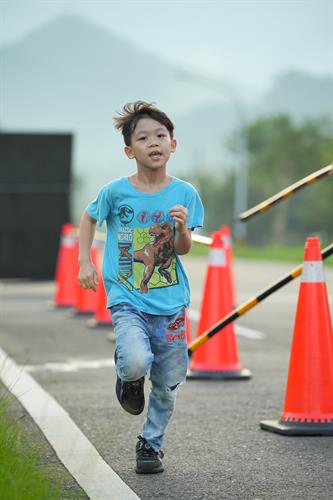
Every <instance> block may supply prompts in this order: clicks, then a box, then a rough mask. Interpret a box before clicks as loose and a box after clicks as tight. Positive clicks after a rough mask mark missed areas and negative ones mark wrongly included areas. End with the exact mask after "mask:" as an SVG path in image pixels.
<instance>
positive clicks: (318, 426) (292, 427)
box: [260, 419, 333, 436]
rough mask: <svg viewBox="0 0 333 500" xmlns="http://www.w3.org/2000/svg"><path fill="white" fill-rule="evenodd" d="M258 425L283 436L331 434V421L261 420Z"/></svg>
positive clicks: (332, 429) (332, 424)
mask: <svg viewBox="0 0 333 500" xmlns="http://www.w3.org/2000/svg"><path fill="white" fill-rule="evenodd" d="M260 427H261V428H262V429H263V430H265V431H271V432H275V433H276V434H283V435H284V436H333V421H332V422H331V423H329V422H326V423H323V422H315V421H314V419H313V422H301V421H299V422H287V421H285V422H283V421H281V420H262V421H261V422H260Z"/></svg>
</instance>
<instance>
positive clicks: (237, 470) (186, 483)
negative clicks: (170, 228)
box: [0, 257, 333, 500]
mask: <svg viewBox="0 0 333 500" xmlns="http://www.w3.org/2000/svg"><path fill="white" fill-rule="evenodd" d="M184 262H185V266H186V268H187V271H188V273H189V275H190V278H191V285H192V309H193V310H198V309H199V306H200V299H201V294H202V284H203V280H204V274H205V267H206V261H205V259H194V258H191V257H186V258H185V259H184ZM293 267H294V266H293V265H292V264H277V263H274V264H273V263H267V262H266V263H258V262H249V261H241V260H237V261H236V262H235V275H236V289H237V297H238V302H239V303H241V302H242V301H244V300H246V299H248V298H250V297H251V296H252V295H255V294H256V293H257V292H258V291H260V290H261V289H262V288H264V287H265V286H266V285H268V284H269V283H270V282H272V281H275V280H276V279H278V278H279V277H281V276H282V275H284V274H285V273H286V272H288V271H290V270H291V269H292V268H293ZM325 272H326V278H327V286H328V293H329V297H330V304H331V311H332V295H333V271H332V268H330V269H325ZM298 287H299V280H296V281H295V282H293V283H291V284H289V285H287V286H286V287H285V288H283V289H282V290H280V291H278V292H277V293H276V294H275V295H274V296H272V297H270V298H268V299H267V300H265V301H264V302H262V303H261V304H259V305H258V306H257V307H256V308H255V309H253V310H252V311H250V312H249V313H248V314H246V315H245V316H243V317H242V318H241V319H240V320H239V322H240V324H241V325H243V326H246V327H248V328H252V329H255V330H258V331H260V332H262V333H263V334H264V337H263V338H262V339H261V340H259V339H250V338H245V337H243V336H240V337H238V350H239V356H240V360H241V363H242V366H243V367H245V368H249V369H250V370H251V372H252V375H253V377H252V379H251V380H249V381H194V380H191V381H188V382H187V383H186V384H184V385H183V386H182V387H181V389H180V392H179V395H178V401H177V408H176V411H175V414H174V416H173V419H172V421H171V423H170V425H169V428H168V431H167V435H166V440H165V446H164V451H165V459H164V464H165V472H164V473H163V474H157V475H152V476H138V475H136V474H135V472H134V463H135V453H134V447H135V443H136V438H137V435H138V434H139V433H140V427H141V424H142V421H143V416H142V415H141V416H138V417H132V416H130V415H128V414H126V413H125V412H124V411H123V410H122V409H121V408H120V406H119V404H118V402H117V400H116V397H115V395H114V386H115V373H114V369H113V368H112V367H108V366H104V367H103V366H102V367H99V368H80V367H77V366H76V367H75V362H76V363H77V361H78V360H81V361H82V360H105V359H108V358H110V359H112V357H113V352H114V344H113V343H112V342H110V341H109V340H107V338H106V333H107V330H104V329H90V328H88V327H87V324H86V322H87V319H86V318H85V317H78V316H74V315H72V314H71V313H70V311H66V310H52V309H49V308H48V303H49V301H51V300H52V296H53V290H54V285H53V283H38V282H27V281H26V282H20V281H2V282H0V299H1V302H0V305H1V316H0V346H1V347H2V348H3V349H4V350H5V351H6V352H7V353H8V354H9V355H10V356H11V357H12V358H13V359H14V360H15V361H16V362H17V363H18V364H20V365H30V366H32V367H34V370H35V371H32V372H31V373H32V375H33V376H34V377H35V378H36V380H37V381H38V382H39V383H40V384H41V385H42V386H43V387H44V389H45V390H47V391H48V392H49V393H50V394H51V395H53V396H54V397H55V398H56V399H57V401H58V402H59V403H60V404H61V405H62V406H63V407H64V408H65V409H66V410H67V411H68V412H69V414H70V415H71V417H72V419H73V420H74V421H75V422H76V423H77V425H78V426H79V427H80V429H81V430H82V431H83V432H84V433H85V435H86V436H87V437H88V439H89V440H90V441H91V442H92V443H93V445H94V446H95V447H96V448H97V450H98V451H99V452H100V454H101V455H102V457H103V458H104V460H105V461H106V462H107V463H109V464H110V465H111V466H112V468H113V469H114V470H115V471H116V472H117V474H119V476H120V477H121V478H122V479H123V480H124V481H125V482H126V483H127V484H128V485H129V486H130V488H132V489H133V490H134V491H135V492H136V494H137V495H138V496H139V497H140V498H141V499H142V500H150V499H151V500H152V499H157V498H165V499H166V500H169V499H170V500H174V499H175V500H176V499H177V500H199V499H200V500H201V499H209V500H215V499H217V500H219V499H240V500H254V499H256V500H259V499H263V500H264V499H265V500H266V499H267V500H268V499H283V500H285V499H298V498H299V499H325V500H327V499H329V498H333V475H332V459H333V437H285V436H280V435H277V434H273V433H269V432H265V431H263V430H261V429H260V428H259V422H260V420H262V419H277V418H278V417H279V414H280V413H281V410H282V407H283V401H284V393H285V386H286V380H287V370H288V364H289V354H290V346H291V340H292V332H293V322H294V316H295V311H296V303H297V295H298ZM195 328H196V324H195V322H192V332H193V334H194V335H195ZM69 360H72V361H71V362H70V361H69ZM46 363H57V364H58V367H55V366H53V369H50V365H48V367H47V366H45V364H46ZM51 368H52V366H51ZM66 370H67V371H66ZM148 385H149V384H146V386H147V387H146V389H148ZM109 498H110V500H112V493H111V492H110V497H109ZM106 500H108V499H106Z"/></svg>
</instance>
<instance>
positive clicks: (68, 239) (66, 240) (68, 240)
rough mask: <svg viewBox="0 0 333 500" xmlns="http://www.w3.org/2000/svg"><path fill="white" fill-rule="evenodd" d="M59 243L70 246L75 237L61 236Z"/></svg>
mask: <svg viewBox="0 0 333 500" xmlns="http://www.w3.org/2000/svg"><path fill="white" fill-rule="evenodd" d="M61 243H62V245H63V246H65V247H72V246H73V245H74V243H75V238H73V236H62V237H61Z"/></svg>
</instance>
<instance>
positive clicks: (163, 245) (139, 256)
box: [120, 222, 175, 293]
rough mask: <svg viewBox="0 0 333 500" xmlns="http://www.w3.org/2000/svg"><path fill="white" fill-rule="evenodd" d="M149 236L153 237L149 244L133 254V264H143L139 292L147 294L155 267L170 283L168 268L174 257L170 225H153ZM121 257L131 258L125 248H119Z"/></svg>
mask: <svg viewBox="0 0 333 500" xmlns="http://www.w3.org/2000/svg"><path fill="white" fill-rule="evenodd" d="M148 232H149V235H150V236H153V237H154V240H153V241H152V242H151V243H147V244H146V245H145V246H144V247H143V248H140V249H139V250H136V251H135V252H134V262H140V263H141V264H144V266H145V267H144V272H143V276H142V280H141V283H140V292H141V293H147V292H148V283H149V280H150V278H151V277H152V275H153V273H154V271H155V267H158V272H159V273H160V275H161V276H162V277H164V278H165V279H166V280H167V282H168V283H172V277H171V273H170V271H168V268H169V267H170V265H171V262H172V259H173V258H174V257H175V252H174V241H173V231H172V227H171V225H170V224H168V223H167V222H166V223H164V224H155V225H154V226H151V227H150V228H149V231H148ZM120 252H121V255H122V256H126V257H128V258H132V255H131V254H130V253H129V252H128V250H127V249H126V248H120Z"/></svg>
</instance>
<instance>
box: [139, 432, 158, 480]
mask: <svg viewBox="0 0 333 500" xmlns="http://www.w3.org/2000/svg"><path fill="white" fill-rule="evenodd" d="M138 438H139V441H138V442H137V444H136V469H135V472H137V474H155V473H157V472H163V471H164V468H163V465H162V461H161V458H163V456H164V453H163V451H162V450H160V451H159V452H157V451H155V450H154V449H153V448H152V447H151V446H150V444H149V443H148V441H146V440H145V438H143V437H142V436H138Z"/></svg>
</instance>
